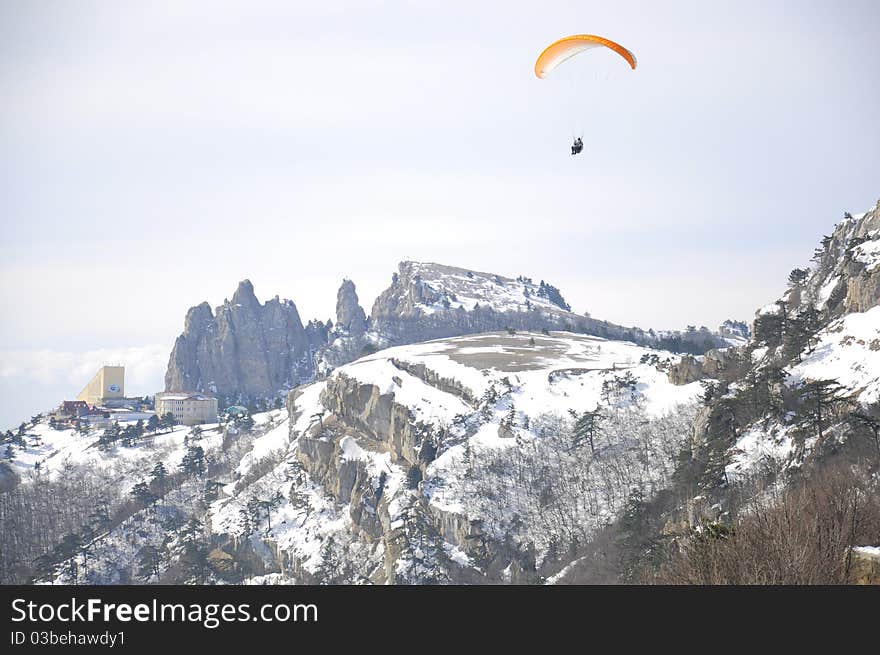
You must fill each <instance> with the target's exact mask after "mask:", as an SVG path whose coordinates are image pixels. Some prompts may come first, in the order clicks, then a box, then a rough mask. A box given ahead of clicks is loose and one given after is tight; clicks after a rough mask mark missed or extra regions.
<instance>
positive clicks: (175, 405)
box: [156, 391, 217, 425]
mask: <svg viewBox="0 0 880 655" xmlns="http://www.w3.org/2000/svg"><path fill="white" fill-rule="evenodd" d="M168 413H170V414H171V415H172V416H174V419H175V420H176V421H177V422H178V423H181V424H183V425H197V424H199V423H216V422H217V399H216V398H214V397H213V396H209V395H208V394H205V393H200V392H197V391H163V392H160V393H157V394H156V414H158V415H159V417H160V418H161V417H162V416H165V414H168Z"/></svg>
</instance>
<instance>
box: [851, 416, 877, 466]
mask: <svg viewBox="0 0 880 655" xmlns="http://www.w3.org/2000/svg"><path fill="white" fill-rule="evenodd" d="M847 420H848V421H849V423H850V424H851V425H854V426H860V427H863V428H867V429H868V430H869V431H870V432H871V434H872V435H873V436H874V447H875V448H876V450H877V460H878V461H880V418H878V417H877V416H872V415H871V414H869V413H868V412H865V411H862V410H861V409H858V410H856V411H854V412H850V414H849V416H848V417H847Z"/></svg>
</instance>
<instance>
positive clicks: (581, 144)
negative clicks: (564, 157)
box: [571, 137, 584, 155]
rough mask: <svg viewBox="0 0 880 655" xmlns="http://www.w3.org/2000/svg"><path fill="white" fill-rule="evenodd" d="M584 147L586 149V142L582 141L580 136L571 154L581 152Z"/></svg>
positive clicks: (572, 147) (573, 145) (575, 141)
mask: <svg viewBox="0 0 880 655" xmlns="http://www.w3.org/2000/svg"><path fill="white" fill-rule="evenodd" d="M583 149H584V142H583V141H581V138H580V137H577V138H576V139H575V140H574V143H573V144H572V146H571V154H573V155H576V154H578V153H580V151H581V150H583Z"/></svg>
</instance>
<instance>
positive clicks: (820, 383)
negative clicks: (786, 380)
mask: <svg viewBox="0 0 880 655" xmlns="http://www.w3.org/2000/svg"><path fill="white" fill-rule="evenodd" d="M844 391H845V389H844V387H842V386H840V385H839V384H838V383H837V382H836V381H834V380H810V381H807V382H805V383H804V384H803V385H801V387H800V388H799V389H798V390H797V395H798V400H799V402H800V405H801V409H802V411H801V416H800V421H799V422H800V423H801V424H802V425H806V426H809V427H811V428H813V429H815V431H816V436H817V437H818V438H819V441H820V442H821V441H822V439H823V438H824V436H825V433H824V431H825V428H826V427H827V424H828V422H829V421H830V420H831V419H832V418H833V416H834V411H835V408H836V407H837V406H838V405H839V404H840V403H841V402H843V401H844V400H845V399H844V398H843V397H842V393H843V392H844Z"/></svg>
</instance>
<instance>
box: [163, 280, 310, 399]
mask: <svg viewBox="0 0 880 655" xmlns="http://www.w3.org/2000/svg"><path fill="white" fill-rule="evenodd" d="M326 342H327V331H326V328H325V326H323V325H322V324H317V323H309V324H308V325H307V326H305V327H304V326H303V324H302V321H301V320H300V317H299V313H298V312H297V309H296V305H295V304H294V303H293V301H291V300H279V299H278V297H277V296H276V297H275V298H273V299H272V300H269V301H267V302H266V303H265V304H261V303H260V302H259V300H257V297H256V295H255V294H254V287H253V285H252V284H251V282H250V280H244V281H243V282H241V283H240V284H239V285H238V288H237V289H236V291H235V293H234V294H233V296H232V300H231V301H226V302H224V303H223V304H222V305H220V306H219V307H217V308H216V310H215V311H213V312H212V311H211V307H210V306H209V305H208V303H202V304H200V305H197V306H196V307H193V308H192V309H190V310H189V311H188V312H187V314H186V320H185V322H184V330H183V334H181V335H180V336H179V337H178V338H177V341H176V342H175V344H174V348H173V350H172V351H171V357H170V359H169V361H168V370H167V372H166V373H165V388H166V390H196V391H209V392H212V393H216V394H219V395H221V396H223V397H225V398H229V399H233V400H234V399H235V398H239V397H244V398H250V397H255V396H270V395H274V394H277V393H278V392H280V391H282V390H284V389H290V388H292V387H294V386H296V385H297V384H300V383H301V382H304V381H308V380H310V379H312V377H313V376H314V371H315V369H314V356H315V353H316V352H317V350H318V349H320V348H321V347H323V346H324V345H325V344H326Z"/></svg>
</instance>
